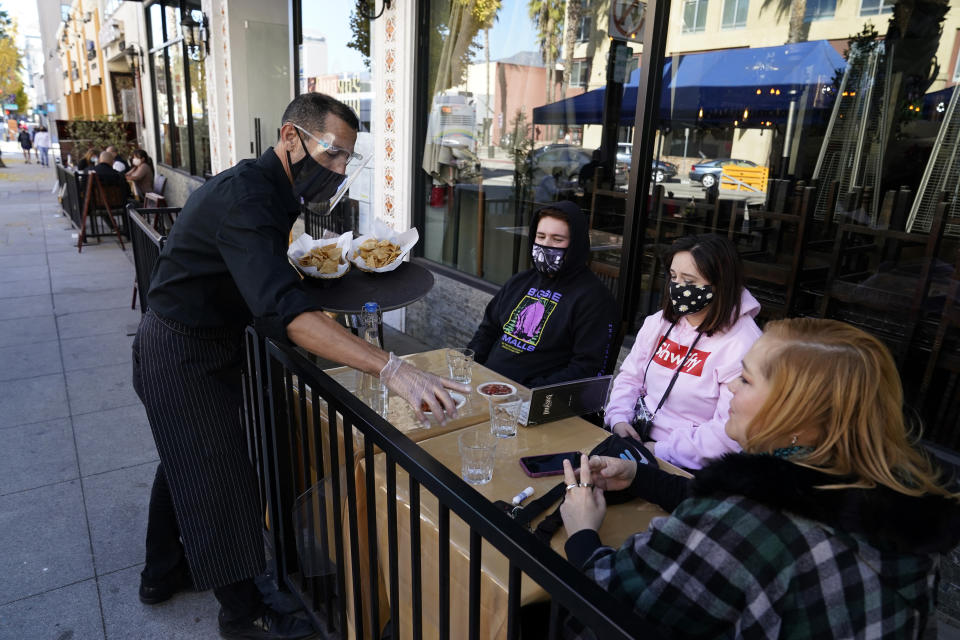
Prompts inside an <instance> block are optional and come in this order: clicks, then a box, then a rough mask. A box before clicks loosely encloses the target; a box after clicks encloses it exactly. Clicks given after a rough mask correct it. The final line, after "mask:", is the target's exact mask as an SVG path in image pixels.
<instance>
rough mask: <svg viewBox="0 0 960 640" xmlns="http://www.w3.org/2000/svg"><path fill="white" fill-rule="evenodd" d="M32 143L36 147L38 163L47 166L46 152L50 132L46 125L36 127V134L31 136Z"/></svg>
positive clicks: (48, 147) (48, 145)
mask: <svg viewBox="0 0 960 640" xmlns="http://www.w3.org/2000/svg"><path fill="white" fill-rule="evenodd" d="M33 144H34V145H36V147H37V158H39V160H40V164H42V165H43V166H45V167H46V166H49V163H48V161H47V152H48V151H49V150H50V132H49V131H47V128H46V127H40V128H39V129H37V133H36V135H35V136H33Z"/></svg>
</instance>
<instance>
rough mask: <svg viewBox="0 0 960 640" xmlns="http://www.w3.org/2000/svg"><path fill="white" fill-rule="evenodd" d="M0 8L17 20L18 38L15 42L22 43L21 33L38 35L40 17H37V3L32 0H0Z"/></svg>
mask: <svg viewBox="0 0 960 640" xmlns="http://www.w3.org/2000/svg"><path fill="white" fill-rule="evenodd" d="M0 9H2V10H4V11H6V12H7V13H8V14H9V15H10V17H11V18H13V19H14V20H16V21H17V26H18V29H19V38H18V42H17V44H18V45H20V46H22V45H23V35H24V34H25V33H27V34H33V35H40V19H39V18H38V17H37V3H36V2H34V1H33V0H0Z"/></svg>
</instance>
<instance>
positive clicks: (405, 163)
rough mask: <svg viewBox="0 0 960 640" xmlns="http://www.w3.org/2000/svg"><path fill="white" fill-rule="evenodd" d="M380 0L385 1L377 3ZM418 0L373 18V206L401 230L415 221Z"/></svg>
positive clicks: (382, 216)
mask: <svg viewBox="0 0 960 640" xmlns="http://www.w3.org/2000/svg"><path fill="white" fill-rule="evenodd" d="M377 4H379V2H378V3H377ZM415 4H416V3H414V2H397V3H394V5H393V7H392V8H390V9H387V10H385V11H384V12H383V15H382V16H381V17H380V18H378V19H377V20H374V21H373V22H372V23H371V34H370V36H371V42H372V49H373V50H372V58H373V60H372V63H373V65H372V66H373V69H374V73H373V81H374V94H375V95H376V96H377V99H375V100H374V105H373V108H374V113H373V119H372V124H371V129H372V130H373V135H374V140H375V141H376V142H375V144H376V156H375V159H374V160H375V162H376V168H377V170H376V172H375V174H376V178H375V183H374V190H373V191H374V201H373V211H374V213H375V214H376V216H377V217H378V218H380V219H381V220H383V221H385V222H386V223H387V224H389V225H390V226H392V227H394V228H395V229H398V230H404V229H407V228H409V227H410V225H411V224H413V216H412V212H411V211H410V194H411V191H412V189H413V175H414V174H413V166H412V165H413V157H414V154H413V150H414V145H415V144H416V141H415V140H414V139H413V127H412V126H410V125H411V123H412V122H413V117H414V113H413V101H414V95H413V76H414V69H415V60H414V43H415V40H416V33H415V26H416V24H415V17H416V6H415Z"/></svg>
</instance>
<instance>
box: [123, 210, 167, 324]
mask: <svg viewBox="0 0 960 640" xmlns="http://www.w3.org/2000/svg"><path fill="white" fill-rule="evenodd" d="M179 211H180V209H178V208H164V209H137V208H135V207H132V206H130V207H127V218H128V220H129V224H127V229H128V233H129V234H130V244H132V245H133V265H134V270H135V272H136V289H137V296H138V299H139V302H140V313H141V314H142V313H146V311H147V291H149V289H150V276H151V274H152V273H153V266H154V265H155V264H156V263H157V259H158V258H159V257H160V251H161V250H162V249H163V244H164V242H166V239H167V236H166V234H167V233H169V231H170V227H171V226H172V225H173V220H174V218H175V217H176V215H177V213H179Z"/></svg>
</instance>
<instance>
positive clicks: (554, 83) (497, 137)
mask: <svg viewBox="0 0 960 640" xmlns="http://www.w3.org/2000/svg"><path fill="white" fill-rule="evenodd" d="M608 12H609V6H608V4H607V3H605V2H591V3H587V2H577V3H573V2H570V3H563V2H548V1H546V0H544V1H543V2H534V3H527V2H522V1H521V0H504V1H503V2H497V3H479V2H477V3H462V2H457V1H451V0H445V1H443V0H441V1H432V2H431V3H430V14H429V15H430V30H429V40H428V41H429V48H428V51H426V52H425V54H424V56H423V57H422V60H421V64H424V65H425V66H426V68H427V73H426V78H427V80H426V82H427V85H426V87H427V91H426V96H427V99H425V101H424V104H423V106H422V109H423V112H424V115H423V123H422V126H423V130H424V131H425V135H424V137H423V138H422V158H423V159H422V163H421V165H420V167H419V169H420V170H421V171H422V172H423V174H422V175H423V176H424V188H423V191H422V193H421V198H422V213H421V215H422V226H421V230H422V234H423V235H422V237H423V240H422V243H421V247H422V249H421V250H422V255H423V256H424V257H425V258H428V259H429V260H432V261H434V262H437V263H441V264H444V265H447V266H450V267H453V268H454V269H456V270H458V271H460V272H462V273H463V274H466V275H469V276H475V277H479V278H482V279H483V280H486V281H488V282H491V283H494V284H502V283H503V282H505V281H506V280H507V279H508V278H509V277H510V276H512V275H513V274H514V273H516V272H517V271H520V270H522V269H526V268H528V267H529V265H530V261H529V244H528V239H527V235H528V229H527V227H528V225H529V223H530V217H531V214H532V212H533V211H534V210H535V209H536V208H537V207H538V206H540V205H541V204H544V203H547V202H552V201H556V200H560V199H567V200H572V201H574V202H576V203H577V204H579V205H580V207H581V209H582V211H583V215H584V216H585V217H589V219H590V221H591V243H592V252H591V253H592V266H591V268H592V269H593V270H594V272H595V273H597V274H598V275H599V276H600V277H601V279H602V280H603V281H604V282H605V283H606V284H607V285H608V286H609V287H610V288H611V290H613V291H616V288H617V278H618V273H619V266H620V260H621V251H622V242H623V238H622V234H623V223H624V206H625V203H626V195H627V184H628V181H629V177H628V174H629V163H630V154H631V151H632V145H630V143H629V140H630V136H631V132H632V129H631V128H630V127H629V125H632V124H633V114H632V111H631V112H630V113H627V114H624V117H623V118H622V119H621V120H620V121H618V122H615V123H613V124H612V125H611V127H612V130H613V136H612V137H610V138H609V141H610V142H609V143H608V148H607V149H605V150H604V149H602V146H603V145H602V138H603V130H604V129H603V125H602V118H603V108H602V105H603V102H604V92H605V91H606V89H607V75H606V74H607V72H608V58H609V56H608V53H609V51H610V46H611V45H610V42H611V40H610V39H609V38H608V37H607V31H606V30H607V23H608ZM565 17H566V20H567V22H565ZM568 26H569V28H568ZM631 47H633V48H632V49H628V50H627V51H626V53H625V55H624V56H623V60H622V61H623V62H626V63H627V64H625V65H624V66H622V67H621V68H620V69H619V73H620V76H621V77H620V78H619V80H620V82H621V83H623V82H624V81H626V85H627V87H626V89H625V91H627V92H629V91H630V90H631V87H633V91H634V92H635V91H636V87H635V85H636V74H633V75H631V74H630V69H631V68H635V67H636V62H635V61H633V62H632V65H631V61H632V59H633V58H635V57H636V55H637V52H638V51H639V45H637V44H633V45H631ZM617 140H623V141H626V142H627V143H626V145H625V147H624V148H618V146H617V144H616V141H617ZM595 154H596V155H597V157H598V158H600V159H599V160H597V161H595V160H594V155H595ZM598 171H599V172H598Z"/></svg>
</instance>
